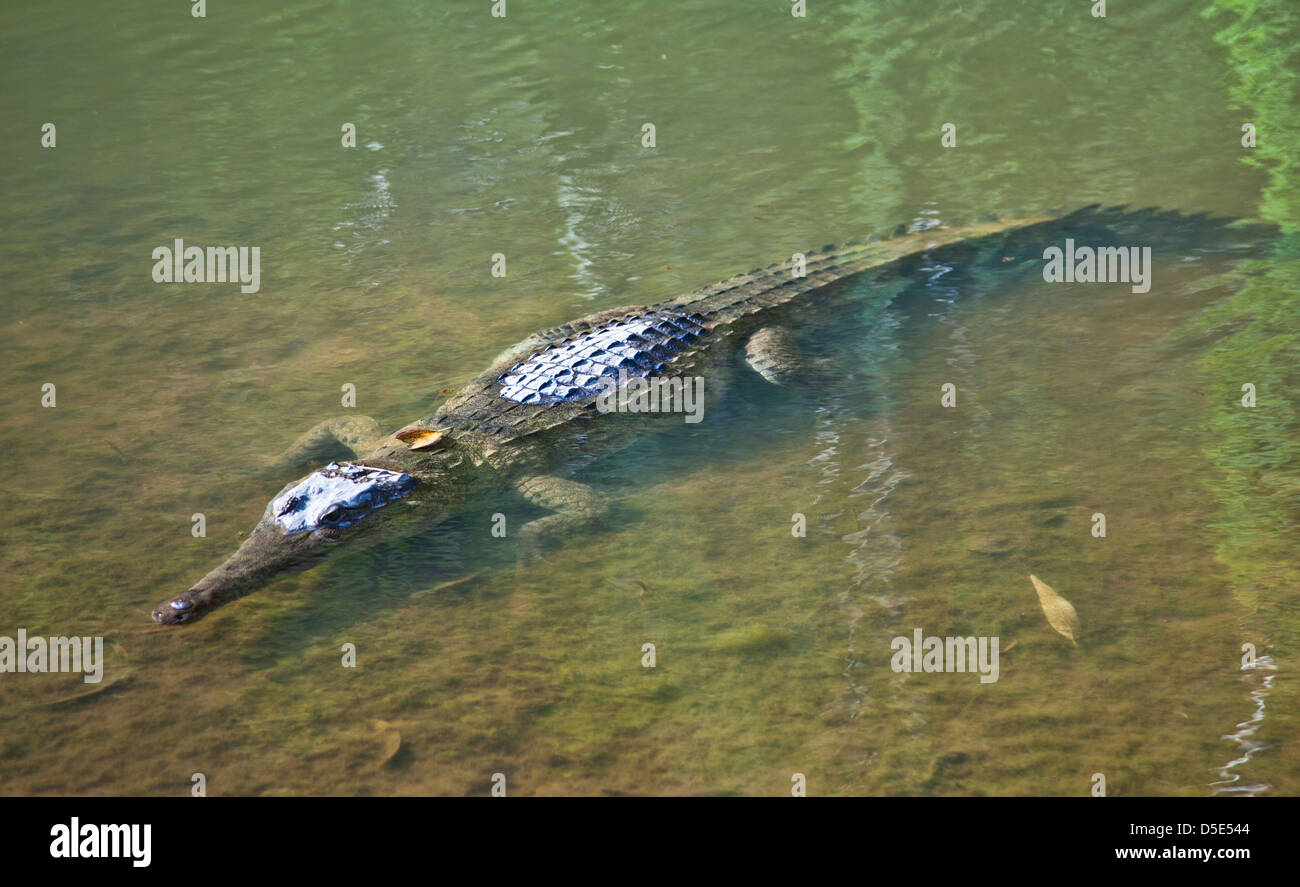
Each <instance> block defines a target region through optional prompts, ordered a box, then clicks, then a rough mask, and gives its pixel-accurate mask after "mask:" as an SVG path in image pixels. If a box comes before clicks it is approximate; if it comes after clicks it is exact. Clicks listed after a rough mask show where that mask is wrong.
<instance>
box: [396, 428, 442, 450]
mask: <svg viewBox="0 0 1300 887" xmlns="http://www.w3.org/2000/svg"><path fill="white" fill-rule="evenodd" d="M446 436H447V434H446V432H444V431H430V430H429V429H428V428H408V429H406V430H405V431H399V432H397V434H395V435H394V437H396V438H397V439H398V440H400V441H401V442H402V443H404V444H406V448H407V449H408V450H428V449H432V448H433V447H436V446H437V445H438V444H440V443H442V440H443V438H444V437H446Z"/></svg>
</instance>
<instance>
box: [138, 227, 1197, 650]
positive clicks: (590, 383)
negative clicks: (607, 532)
mask: <svg viewBox="0 0 1300 887" xmlns="http://www.w3.org/2000/svg"><path fill="white" fill-rule="evenodd" d="M1155 221H1160V222H1162V223H1165V224H1164V226H1163V227H1165V228H1166V229H1168V228H1169V227H1171V226H1170V224H1169V223H1172V227H1173V228H1175V229H1177V230H1180V231H1182V232H1183V233H1184V234H1185V233H1187V231H1188V226H1189V225H1199V224H1202V223H1205V224H1217V223H1214V222H1209V223H1206V222H1205V219H1204V217H1203V216H1198V217H1187V216H1179V215H1178V214H1176V213H1163V214H1161V213H1155V212H1154V211H1151V210H1144V211H1140V212H1138V213H1125V212H1124V211H1123V209H1122V208H1120V207H1116V208H1112V209H1108V210H1099V209H1098V208H1097V207H1087V208H1085V209H1082V210H1078V211H1076V212H1074V213H1071V214H1069V215H1064V216H1063V215H1059V214H1057V215H1041V216H1012V217H1004V218H998V217H996V216H986V217H982V218H981V220H980V221H978V222H975V223H973V224H970V225H963V224H960V223H952V224H934V225H933V226H932V227H927V228H925V229H924V230H910V231H909V230H907V229H905V228H902V227H901V226H900V228H898V229H895V230H894V231H892V232H889V233H888V234H885V235H874V236H873V237H871V238H869V239H867V240H866V241H864V242H861V243H858V244H853V245H844V246H840V247H824V248H823V249H822V250H820V251H817V252H813V253H810V254H808V255H807V256H806V264H805V265H804V267H803V268H802V269H800V268H799V267H798V265H797V263H796V260H795V259H793V258H792V260H791V261H787V262H784V263H780V264H775V265H770V266H768V267H766V268H759V269H754V270H753V271H750V272H749V273H747V274H741V275H738V276H736V277H732V278H730V279H729V280H724V281H721V282H719V283H717V284H714V285H713V286H710V287H707V288H705V289H702V290H697V291H696V292H694V293H691V294H689V295H686V296H682V297H679V298H675V299H670V300H668V301H664V302H659V303H656V304H653V305H643V306H637V307H630V308H616V309H612V310H606V311H599V312H596V313H594V314H590V315H588V316H586V317H582V318H579V319H577V320H574V321H572V322H570V323H567V324H565V325H563V326H560V327H556V328H554V329H549V330H546V331H544V332H540V333H537V334H535V335H533V336H530V337H528V338H527V339H524V340H523V341H522V342H519V343H518V344H516V345H515V346H513V347H511V348H509V349H507V350H506V351H505V352H503V353H502V354H501V355H500V356H499V357H498V358H497V360H496V361H495V362H494V363H493V365H492V366H491V367H489V368H488V369H487V370H486V371H485V372H484V373H482V374H481V375H479V376H478V377H477V378H475V379H474V380H473V381H472V382H470V383H469V384H468V385H466V386H465V387H464V388H463V389H461V390H460V391H459V392H458V393H456V394H454V395H452V396H451V397H450V398H448V399H447V400H446V401H445V402H444V403H443V404H442V405H441V406H440V407H439V408H438V409H437V411H436V412H434V413H433V415H431V416H429V417H428V418H425V419H422V420H420V421H418V422H413V423H411V424H410V425H407V426H405V427H404V428H401V429H398V430H397V431H396V432H394V433H392V434H385V433H384V431H383V429H382V428H381V427H380V425H379V423H378V422H376V421H375V420H373V419H370V418H368V417H363V416H355V417H349V418H340V419H331V420H328V421H325V422H322V423H320V424H319V425H317V426H316V427H315V428H313V429H312V430H311V431H309V432H308V433H307V434H305V435H303V436H302V437H301V438H300V439H299V440H298V441H297V442H296V443H295V444H294V445H293V447H291V448H290V450H289V452H288V454H287V457H286V459H285V461H286V462H294V461H298V460H301V459H302V457H304V456H306V455H308V454H309V453H311V452H313V451H318V450H319V448H320V446H321V445H322V444H325V443H337V444H342V445H343V446H345V447H346V448H348V449H350V450H351V451H352V452H353V454H354V459H355V461H343V462H331V463H330V464H328V465H326V466H325V467H324V468H322V469H319V470H316V471H313V472H311V473H310V474H308V475H306V476H305V477H302V478H300V479H298V480H295V481H293V482H292V483H289V484H287V485H286V486H285V487H284V488H283V489H282V490H281V491H280V492H279V493H277V494H276V495H275V496H274V497H273V498H272V499H271V501H270V503H269V504H268V505H267V507H266V510H265V512H264V513H263V515H262V518H261V520H260V521H259V522H258V524H257V525H256V526H255V527H254V528H253V530H252V531H251V532H250V533H249V534H248V536H247V537H246V538H245V540H244V542H243V544H242V545H240V546H239V548H238V550H236V551H235V552H234V553H233V554H232V555H230V557H229V558H227V560H226V561H225V562H224V563H222V564H221V565H220V566H218V567H216V568H215V569H214V570H212V571H211V572H209V573H208V574H207V575H206V576H204V577H203V578H202V579H200V580H199V581H198V582H197V583H195V584H194V585H193V586H192V587H191V588H189V589H188V590H186V591H184V592H182V593H181V594H179V595H176V596H175V597H172V598H169V599H168V600H166V601H163V602H162V603H161V604H159V605H158V606H157V607H155V608H154V610H153V619H154V621H156V622H160V623H163V624H168V625H175V624H180V623H192V622H194V621H196V620H197V619H199V618H200V617H202V616H203V615H205V614H206V613H207V612H209V611H210V610H212V609H214V608H216V607H218V606H220V605H222V604H225V603H228V602H230V601H231V600H234V599H236V598H240V597H243V596H245V595H247V594H249V593H251V592H253V591H256V590H257V589H259V588H261V587H263V586H266V585H268V584H270V583H271V582H273V581H275V580H277V579H279V578H282V577H284V576H286V575H290V574H292V573H296V572H300V571H302V570H305V569H308V568H310V567H312V566H314V565H316V564H317V563H319V561H320V560H321V559H322V558H324V557H325V556H327V555H329V554H331V553H333V552H335V551H340V550H346V551H354V550H357V549H358V548H360V547H363V546H364V545H365V544H367V543H373V542H376V541H380V540H385V539H389V538H393V537H396V536H399V535H403V534H407V533H415V532H420V531H423V530H427V529H428V528H429V527H430V526H432V525H433V524H436V523H437V522H439V521H441V520H444V519H446V518H448V517H449V516H451V515H452V514H454V513H455V512H457V511H458V510H460V509H462V508H464V507H465V506H466V505H468V504H470V503H472V502H475V501H484V500H485V498H486V497H491V496H500V495H501V494H502V493H503V492H508V491H511V490H513V491H515V492H517V493H518V494H519V495H521V496H522V497H523V498H524V499H525V500H527V501H529V502H531V503H533V504H534V505H537V506H540V507H541V508H543V509H545V510H547V511H549V512H550V514H548V515H546V516H544V517H540V518H538V519H536V520H533V521H531V522H530V523H527V524H525V525H524V526H523V527H521V528H520V530H519V531H518V532H517V533H516V534H515V536H516V537H518V538H520V540H521V544H522V545H523V546H524V548H525V549H527V548H530V547H532V546H535V545H536V544H538V543H539V542H540V541H541V540H543V539H545V538H547V537H551V536H554V535H557V534H562V533H565V532H568V531H572V530H574V529H577V528H580V527H583V526H586V525H589V524H590V523H591V522H593V521H595V520H597V519H598V518H599V517H600V516H601V515H602V514H603V513H605V512H606V510H607V509H608V507H609V500H608V497H606V496H605V495H603V494H602V493H600V492H599V491H597V490H595V489H593V488H591V487H589V486H587V485H584V484H581V483H579V482H577V481H575V480H572V479H568V478H565V477H561V476H558V475H557V474H556V473H552V472H556V471H557V470H559V469H560V468H561V467H562V466H564V465H566V464H568V463H572V462H573V460H574V456H575V453H583V454H586V453H589V452H591V453H594V452H596V451H598V450H600V448H601V447H602V446H603V445H604V444H607V443H612V442H614V441H616V440H620V439H622V440H626V439H628V438H629V437H631V438H633V439H634V438H635V436H636V435H638V434H644V433H647V432H648V431H650V430H651V428H652V426H656V425H658V426H659V427H662V420H663V418H664V417H662V416H656V415H655V414H647V413H626V412H607V411H602V410H600V409H597V397H598V395H599V394H600V393H601V391H602V390H604V389H602V388H601V386H602V385H608V382H606V381H605V380H607V379H614V378H619V379H621V380H623V381H624V383H627V382H628V380H631V379H647V380H648V379H654V378H663V377H667V376H687V375H691V376H696V377H703V378H704V379H705V380H706V386H707V387H706V390H707V391H708V392H709V396H710V397H713V398H717V397H719V396H720V394H719V392H720V391H724V392H725V388H724V387H723V386H722V382H723V381H725V375H726V374H725V372H724V371H725V369H726V368H727V366H728V365H729V364H735V363H737V362H738V360H737V358H738V356H740V355H743V359H744V362H746V363H748V364H749V366H750V367H751V368H753V369H754V370H755V371H757V372H758V373H760V374H761V375H762V376H763V377H764V378H765V379H767V380H768V381H770V382H773V383H775V384H787V383H790V382H792V381H794V380H796V379H798V378H799V376H800V373H801V370H800V366H799V361H800V356H799V354H798V352H797V349H796V348H795V346H794V344H793V339H792V337H791V336H790V335H789V333H788V326H787V325H786V324H787V322H788V320H789V318H790V317H791V312H792V311H794V312H799V311H807V310H810V309H811V308H812V307H813V304H814V303H815V302H816V301H817V300H816V298H815V297H812V294H815V293H817V291H819V290H822V289H824V288H826V287H828V285H830V284H832V283H834V282H836V281H839V280H842V279H844V278H846V277H849V276H850V275H855V274H860V273H863V272H865V271H868V270H871V269H877V270H879V271H883V272H884V273H908V272H909V271H910V270H914V269H915V268H916V267H918V266H919V265H920V264H921V263H922V262H925V261H930V262H933V261H938V260H943V259H944V257H945V256H946V255H948V253H946V252H945V250H948V251H951V252H954V253H956V254H957V259H956V260H957V261H962V260H970V259H971V257H972V255H982V256H983V257H984V258H985V259H987V260H988V261H989V262H990V263H992V264H997V263H998V262H1000V261H1002V260H1003V259H1005V258H1007V257H1010V256H1016V257H1018V258H1020V259H1021V260H1025V259H1035V260H1037V259H1038V257H1039V256H1040V255H1041V254H1042V250H1043V247H1044V246H1045V245H1050V244H1053V243H1059V242H1060V235H1061V232H1066V233H1067V234H1070V233H1078V232H1080V231H1092V232H1095V231H1099V230H1100V231H1102V232H1105V234H1106V236H1110V237H1114V238H1123V237H1125V236H1127V237H1128V238H1129V239H1127V240H1126V239H1112V240H1110V241H1109V242H1111V243H1126V242H1132V239H1131V238H1132V237H1133V236H1134V235H1138V236H1142V235H1145V234H1146V233H1147V232H1148V231H1149V230H1150V227H1151V225H1152V223H1153V222H1155ZM1121 229H1124V230H1123V231H1122V232H1121ZM1194 233H1195V232H1194ZM1147 239H1148V242H1149V238H1147ZM1101 242H1107V241H1105V240H1102V241H1101ZM968 248H971V249H978V250H979V252H978V253H976V254H972V253H971V252H970V251H969V249H968ZM990 255H991V256H992V258H989V256H990ZM949 260H951V256H949ZM800 270H803V271H804V272H805V273H804V274H802V275H800V274H798V271H800ZM738 352H739V355H738ZM620 373H621V375H620ZM715 383H717V384H715ZM680 421H681V418H680V417H676V422H680Z"/></svg>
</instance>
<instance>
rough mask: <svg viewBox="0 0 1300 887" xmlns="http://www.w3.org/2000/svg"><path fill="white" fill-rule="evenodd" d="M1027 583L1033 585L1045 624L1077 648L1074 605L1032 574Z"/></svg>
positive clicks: (1077, 630) (1076, 616) (1077, 629)
mask: <svg viewBox="0 0 1300 887" xmlns="http://www.w3.org/2000/svg"><path fill="white" fill-rule="evenodd" d="M1029 581H1030V582H1032V583H1034V591H1036V592H1038V603H1039V605H1040V606H1041V607H1042V608H1043V615H1044V616H1046V617H1047V624H1048V625H1050V626H1052V628H1054V629H1056V631H1057V633H1058V634H1060V635H1061V636H1062V637H1066V638H1069V640H1070V643H1072V644H1074V645H1075V646H1076V647H1077V646H1079V642H1078V641H1077V640H1075V638H1076V637H1078V635H1079V614H1078V613H1076V612H1074V605H1073V604H1071V603H1070V602H1069V601H1067V600H1066V599H1065V598H1063V597H1061V596H1060V595H1059V594H1057V593H1056V592H1055V591H1054V590H1053V589H1052V587H1051V586H1050V585H1048V584H1047V583H1046V582H1044V581H1043V580H1041V579H1039V578H1038V577H1037V576H1035V575H1033V574H1032V573H1031V574H1030V575H1029Z"/></svg>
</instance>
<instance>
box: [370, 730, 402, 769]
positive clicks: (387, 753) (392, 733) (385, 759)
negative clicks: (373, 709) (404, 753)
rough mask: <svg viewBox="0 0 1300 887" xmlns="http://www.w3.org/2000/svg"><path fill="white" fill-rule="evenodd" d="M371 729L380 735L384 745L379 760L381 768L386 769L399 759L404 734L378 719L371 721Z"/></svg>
mask: <svg viewBox="0 0 1300 887" xmlns="http://www.w3.org/2000/svg"><path fill="white" fill-rule="evenodd" d="M370 727H371V729H373V730H374V731H375V732H376V733H377V734H379V738H380V742H382V743H383V751H382V752H381V756H380V759H379V764H378V765H377V766H379V767H386V766H388V765H389V764H390V763H392V762H393V759H394V758H396V757H397V753H398V752H399V751H401V750H402V734H401V731H399V730H398V729H397V728H396V727H394V726H393V725H392V724H390V723H388V721H381V720H379V719H378V718H371V719H370Z"/></svg>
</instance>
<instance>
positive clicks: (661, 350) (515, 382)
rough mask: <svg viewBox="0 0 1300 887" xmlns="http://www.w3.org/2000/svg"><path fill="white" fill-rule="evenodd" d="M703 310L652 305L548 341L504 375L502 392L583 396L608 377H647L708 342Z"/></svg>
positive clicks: (553, 398)
mask: <svg viewBox="0 0 1300 887" xmlns="http://www.w3.org/2000/svg"><path fill="white" fill-rule="evenodd" d="M707 323H708V321H707V319H706V318H705V317H704V316H703V315H701V314H695V313H691V314H687V313H684V312H676V311H665V310H652V311H646V312H644V313H641V314H637V315H633V316H630V317H624V318H620V319H618V320H614V321H610V322H609V323H607V324H605V325H602V326H598V327H596V328H594V329H591V330H588V331H587V332H585V333H583V334H581V335H579V336H576V337H574V338H571V339H567V340H565V341H562V342H558V343H556V344H554V345H551V346H548V347H546V348H544V349H542V350H541V351H538V352H536V353H535V354H533V355H531V356H530V357H528V358H527V359H526V360H523V361H520V362H519V363H517V364H515V365H514V366H513V367H511V368H510V369H509V370H507V371H506V372H505V373H503V374H502V375H501V376H500V380H499V381H500V382H501V389H500V392H499V393H500V396H501V397H503V398H505V399H506V400H511V401H514V402H515V403H525V404H548V403H561V402H563V401H576V400H585V399H587V398H590V397H595V396H596V395H598V394H599V393H600V392H601V388H602V385H608V384H609V383H608V382H603V381H602V380H604V379H607V378H608V379H611V380H615V381H617V379H618V377H619V373H620V372H621V373H623V374H624V378H627V379H631V378H645V377H647V376H650V375H653V374H657V373H661V372H663V371H664V370H665V369H666V368H667V367H668V365H669V364H671V363H672V362H673V361H674V360H676V359H677V358H678V357H679V356H680V355H682V354H683V353H685V352H688V351H692V350H696V349H698V348H699V347H701V346H702V345H703V344H705V343H704V342H703V341H702V340H703V339H704V338H705V337H707V336H708V333H709V330H708V329H707V328H706V324H707Z"/></svg>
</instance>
